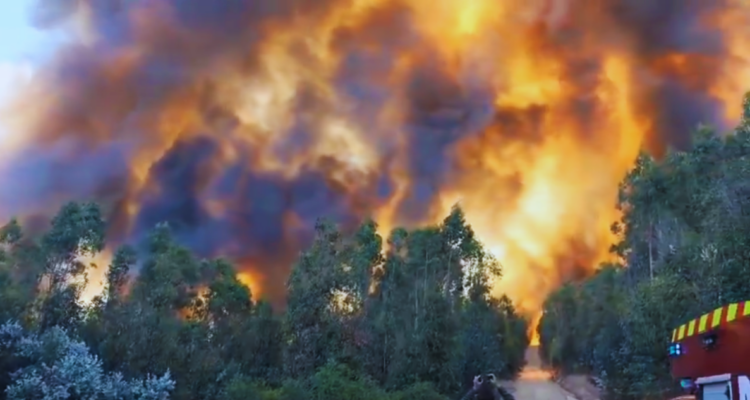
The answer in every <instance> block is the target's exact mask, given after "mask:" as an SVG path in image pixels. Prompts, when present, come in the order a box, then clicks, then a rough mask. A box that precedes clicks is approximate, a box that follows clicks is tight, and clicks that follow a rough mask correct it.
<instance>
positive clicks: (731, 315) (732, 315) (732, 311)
mask: <svg viewBox="0 0 750 400" xmlns="http://www.w3.org/2000/svg"><path fill="white" fill-rule="evenodd" d="M736 318H737V303H734V304H730V305H729V307H727V322H732V321H734V320H735V319H736Z"/></svg>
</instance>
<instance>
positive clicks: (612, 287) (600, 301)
mask: <svg viewBox="0 0 750 400" xmlns="http://www.w3.org/2000/svg"><path fill="white" fill-rule="evenodd" d="M743 106H744V115H743V119H742V121H741V123H740V125H739V126H738V127H737V128H736V130H735V131H734V132H732V133H731V134H728V135H717V134H716V132H715V131H714V130H713V129H710V128H708V127H699V128H698V129H696V131H695V133H694V141H693V142H694V143H693V146H692V147H691V149H690V150H688V151H671V152H669V153H668V154H667V155H666V156H665V157H664V158H663V159H660V160H655V159H654V158H652V157H650V156H648V155H646V154H643V155H641V156H640V157H639V158H638V160H637V162H636V165H635V166H634V168H633V169H632V171H631V172H630V174H628V176H627V177H626V178H625V180H624V181H623V182H622V185H621V190H620V197H619V207H620V209H621V210H622V219H621V221H619V222H618V223H616V224H615V225H614V226H613V229H614V231H615V232H616V233H618V234H619V236H620V241H619V243H617V244H616V245H615V246H613V249H612V250H613V252H615V254H617V255H618V256H619V257H620V258H621V259H622V265H604V266H602V267H601V268H600V269H599V271H598V273H597V274H596V275H594V276H593V277H590V278H589V279H586V280H584V281H582V282H571V283H568V284H567V285H565V286H563V287H561V288H560V289H559V290H557V291H555V292H554V293H552V294H551V295H550V296H549V297H548V298H547V300H546V302H545V304H544V314H543V318H542V321H541V323H540V326H539V333H540V341H541V347H542V355H543V357H544V358H545V359H546V360H547V361H548V362H549V363H551V364H552V365H554V366H556V367H557V368H560V369H562V370H563V371H567V372H583V373H588V374H591V375H593V376H595V377H597V378H598V379H599V380H600V382H601V383H602V384H603V386H604V387H605V389H606V392H607V393H608V395H609V396H610V398H613V399H651V398H663V397H660V396H662V395H663V394H667V393H670V392H672V391H673V390H675V389H676V388H675V382H672V380H671V378H670V376H669V362H668V354H667V350H668V345H669V341H670V338H671V335H670V332H671V330H672V329H673V328H674V327H675V326H677V325H679V324H682V323H684V322H686V321H687V320H689V319H691V318H694V317H696V316H698V315H701V314H702V313H705V312H708V311H709V310H712V309H714V308H716V307H719V306H722V305H724V304H726V303H731V302H736V301H741V300H743V301H744V300H747V299H750V287H749V286H748V285H746V284H745V282H747V281H748V279H750V267H748V266H750V252H749V251H748V249H750V97H747V96H746V98H745V102H744V105H743ZM625 266H626V267H625Z"/></svg>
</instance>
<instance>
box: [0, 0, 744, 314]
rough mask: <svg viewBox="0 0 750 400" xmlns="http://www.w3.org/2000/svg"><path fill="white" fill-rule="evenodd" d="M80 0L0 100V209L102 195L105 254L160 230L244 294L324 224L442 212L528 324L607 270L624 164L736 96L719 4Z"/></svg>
mask: <svg viewBox="0 0 750 400" xmlns="http://www.w3.org/2000/svg"><path fill="white" fill-rule="evenodd" d="M78 4H79V9H78V10H77V11H76V12H73V14H75V18H74V20H76V21H79V22H80V21H85V24H84V26H85V27H86V30H85V37H84V38H82V39H81V40H80V41H79V42H75V43H72V44H70V45H67V46H64V47H63V48H62V49H61V50H60V53H59V56H58V57H57V58H56V59H55V61H54V62H52V63H51V64H50V65H48V66H46V68H44V69H42V70H41V71H40V72H39V73H38V74H37V75H35V77H34V80H33V82H32V85H31V88H29V89H28V90H25V91H24V93H23V95H22V96H20V97H19V98H18V99H17V101H16V102H15V103H14V104H13V107H12V110H13V111H14V114H13V115H14V117H15V118H14V120H16V119H19V118H20V119H21V120H23V124H21V125H19V127H18V128H17V129H19V132H22V133H23V137H24V138H27V139H26V142H25V148H23V149H21V150H16V151H14V154H16V157H15V158H13V159H12V160H11V161H12V162H9V163H8V165H9V167H8V168H6V170H3V172H2V175H0V183H2V184H3V185H2V186H3V187H2V188H0V207H3V208H2V214H5V215H10V214H24V213H44V212H49V211H50V210H53V209H54V207H56V206H57V205H59V203H60V202H62V201H65V200H68V199H74V198H81V197H85V198H90V197H92V196H93V197H97V198H101V199H103V200H104V201H105V202H108V204H110V205H111V209H112V218H111V219H112V221H114V222H113V223H112V227H111V230H112V235H111V236H112V237H113V238H115V240H116V241H117V240H119V241H126V240H129V239H131V238H138V237H140V235H141V234H142V233H143V232H144V230H145V229H147V228H148V227H150V226H153V224H154V223H156V222H159V221H162V220H168V221H170V222H171V223H173V226H175V227H176V229H177V231H178V238H179V239H180V240H182V241H183V242H184V243H186V244H188V245H190V246H192V247H193V248H194V249H195V250H196V251H198V252H199V253H201V254H206V255H225V256H228V257H231V258H234V259H237V260H239V261H240V264H241V265H248V266H250V265H251V266H253V267H252V268H247V269H244V270H243V273H242V274H241V275H240V279H241V280H242V281H243V282H245V283H246V284H248V285H250V286H252V290H253V294H254V295H256V296H257V295H259V294H261V293H262V294H264V295H265V294H267V295H269V296H276V297H280V296H281V293H283V290H284V280H285V278H286V274H287V272H288V268H289V265H290V263H291V261H292V260H293V259H294V258H295V257H296V255H297V254H298V251H299V249H301V248H302V247H303V246H304V245H305V244H306V243H308V241H309V236H310V232H311V227H312V226H313V224H314V221H315V219H316V218H317V217H319V216H321V215H325V216H330V217H333V218H335V219H336V220H338V221H340V222H342V223H344V224H352V223H356V221H359V220H361V218H363V217H365V216H369V215H372V216H374V217H375V218H376V220H377V221H378V222H379V223H380V224H381V228H382V229H383V231H384V232H387V230H388V229H390V228H391V227H394V226H397V225H407V226H418V225H421V224H426V223H433V222H436V221H439V220H440V219H441V218H442V217H444V216H445V215H446V214H447V212H448V210H449V208H450V207H451V206H452V205H453V204H455V203H456V202H460V203H461V205H462V207H463V209H464V210H465V212H466V215H467V218H468V221H469V222H470V224H471V225H472V227H473V228H474V229H475V230H476V232H477V233H478V235H479V236H480V238H481V240H482V241H483V242H484V243H486V244H487V246H488V247H489V249H490V250H491V251H492V253H493V254H494V255H495V256H496V257H497V258H498V260H499V261H500V262H501V263H502V264H503V266H504V275H505V277H504V279H503V280H501V281H500V283H499V284H498V285H497V287H496V288H495V293H497V294H500V293H507V294H509V295H510V297H511V298H513V299H514V300H515V301H516V302H517V303H518V304H519V306H520V307H521V308H522V309H524V310H527V311H529V312H530V313H536V312H538V310H539V309H540V306H541V301H542V300H543V299H544V297H545V295H546V294H547V293H548V292H549V291H550V290H552V289H553V288H555V287H556V286H557V285H559V283H560V282H561V281H563V280H566V279H571V278H574V277H577V276H581V275H583V274H586V273H589V272H590V271H592V270H593V269H594V268H595V267H596V265H597V264H598V263H599V262H601V261H604V260H606V259H607V258H608V257H609V254H608V248H609V246H610V244H611V242H612V241H613V240H614V238H613V237H612V234H611V233H610V231H609V226H610V224H611V222H613V221H614V220H616V219H617V217H618V215H617V212H616V210H615V208H614V207H613V204H614V201H615V197H616V193H617V186H618V182H619V181H620V180H621V179H622V177H623V176H624V174H625V173H626V171H627V169H628V168H629V167H630V165H632V162H633V161H634V159H635V158H636V156H637V154H638V152H639V151H640V150H641V149H642V148H647V149H649V150H652V151H655V152H661V151H664V149H665V148H666V147H667V146H671V145H675V146H680V145H684V144H686V143H687V140H689V139H688V133H689V129H690V128H691V127H693V126H694V125H695V124H696V123H698V122H707V123H714V124H717V125H719V126H721V127H725V126H728V125H729V124H730V123H731V121H732V120H733V119H735V118H736V116H737V115H738V107H735V106H734V105H735V104H739V102H740V98H741V93H742V92H743V91H744V90H745V89H746V88H745V87H743V84H744V83H745V82H747V81H750V67H749V66H748V63H747V59H746V58H744V57H745V55H746V54H748V52H747V51H746V49H745V47H744V46H746V43H748V39H750V31H748V29H747V28H746V27H747V26H750V25H748V24H747V23H746V22H747V21H745V19H746V18H747V17H746V15H747V13H746V10H745V9H744V8H743V7H744V6H741V5H739V4H734V3H731V2H729V1H727V0H716V1H713V2H707V1H703V0H680V1H673V0H664V1H663V2H658V5H657V3H653V2H650V3H649V4H653V5H652V6H645V0H596V1H594V2H593V3H591V4H589V2H588V1H587V2H586V5H584V1H583V0H527V1H523V2H516V1H502V2H501V1H494V0H462V1H457V0H430V1H427V0H401V1H396V0H350V1H341V0H326V1H320V2H309V1H296V0H285V1H281V2H279V1H274V2H270V0H269V3H268V4H265V1H264V0H244V1H235V2H229V3H226V4H224V3H222V4H224V5H219V4H218V3H212V2H205V1H197V0H196V1H175V0H153V1H149V2H130V3H128V4H127V5H124V4H121V6H120V7H113V8H112V9H107V7H93V6H87V4H88V3H87V2H85V1H82V2H79V3H78ZM209 4H210V5H209ZM271 4H273V5H271ZM104 21H106V23H104ZM722 27H728V28H722ZM726 105H729V106H728V107H727V106H726ZM30 154H33V157H31V156H29V155H30ZM12 185H16V186H18V187H22V188H23V190H20V191H19V190H15V189H10V187H11V186H12Z"/></svg>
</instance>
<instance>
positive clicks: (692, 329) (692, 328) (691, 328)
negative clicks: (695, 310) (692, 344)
mask: <svg viewBox="0 0 750 400" xmlns="http://www.w3.org/2000/svg"><path fill="white" fill-rule="evenodd" d="M694 333H695V320H692V321H690V323H689V324H688V331H687V335H688V336H693V334H694Z"/></svg>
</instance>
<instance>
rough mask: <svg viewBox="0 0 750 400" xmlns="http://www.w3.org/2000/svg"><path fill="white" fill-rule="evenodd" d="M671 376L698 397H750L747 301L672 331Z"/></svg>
mask: <svg viewBox="0 0 750 400" xmlns="http://www.w3.org/2000/svg"><path fill="white" fill-rule="evenodd" d="M669 356H670V358H671V372H672V377H673V378H674V379H676V380H677V381H679V382H680V386H682V388H684V389H685V390H686V391H687V392H688V393H691V394H694V395H695V397H696V398H697V399H699V400H750V379H748V376H750V301H744V302H741V303H734V304H727V305H725V306H723V307H719V308H717V309H716V310H714V311H711V312H709V313H707V314H704V315H702V316H700V317H698V318H695V319H693V320H691V321H688V322H686V323H685V324H683V325H680V326H679V327H677V328H675V329H674V330H673V331H672V341H671V343H670V346H669Z"/></svg>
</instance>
